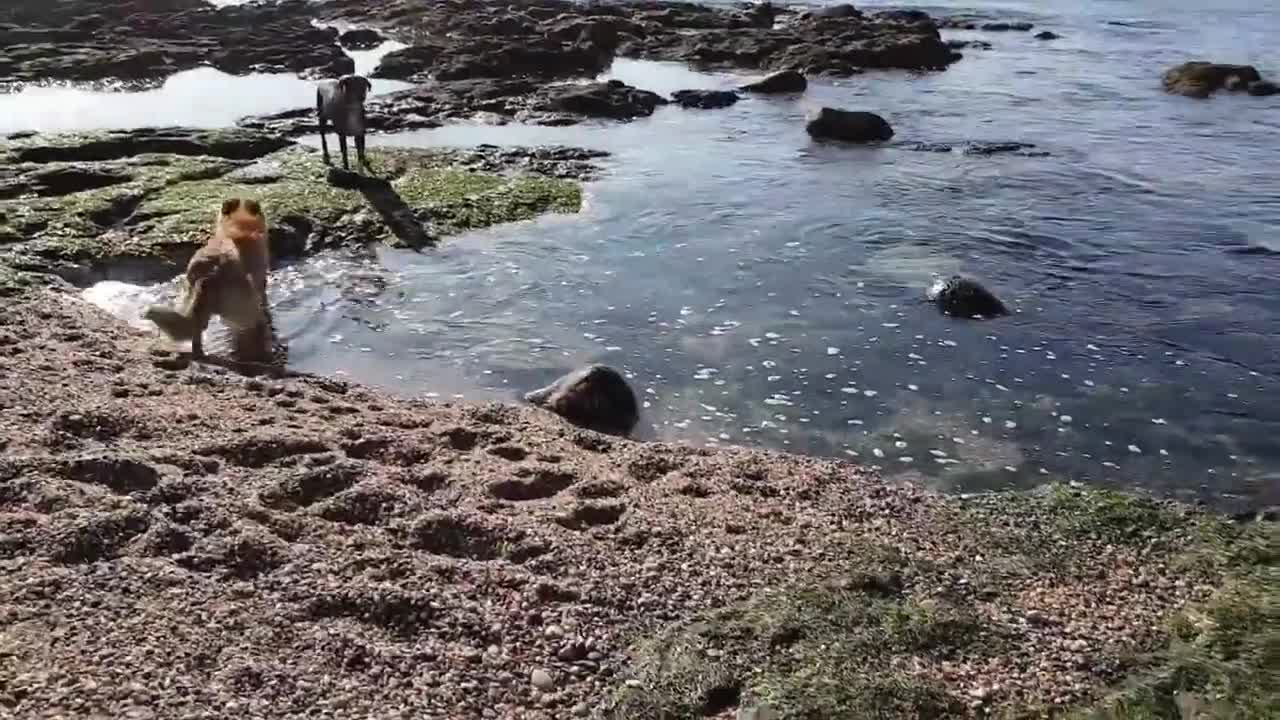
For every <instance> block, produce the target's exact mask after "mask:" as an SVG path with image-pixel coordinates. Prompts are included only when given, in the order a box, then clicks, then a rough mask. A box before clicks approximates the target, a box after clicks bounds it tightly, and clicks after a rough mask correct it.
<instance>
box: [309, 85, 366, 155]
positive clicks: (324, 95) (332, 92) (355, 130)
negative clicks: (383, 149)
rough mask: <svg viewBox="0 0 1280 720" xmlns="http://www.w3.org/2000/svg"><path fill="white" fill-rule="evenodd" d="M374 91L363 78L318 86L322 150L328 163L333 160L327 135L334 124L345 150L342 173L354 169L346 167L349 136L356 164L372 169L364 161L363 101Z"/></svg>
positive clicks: (339, 140)
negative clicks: (352, 142) (354, 152)
mask: <svg viewBox="0 0 1280 720" xmlns="http://www.w3.org/2000/svg"><path fill="white" fill-rule="evenodd" d="M372 89H373V84H372V83H370V82H369V80H368V78H365V77H363V76H361V75H343V76H342V77H340V78H338V79H337V80H325V81H323V82H321V83H320V84H319V85H317V86H316V114H317V115H319V117H320V149H321V150H323V151H324V161H325V162H326V163H329V162H330V160H329V142H328V140H326V139H325V131H326V130H327V129H328V127H329V124H330V123H332V124H333V131H334V132H335V133H336V134H337V135H338V147H339V148H340V149H341V150H342V169H344V170H350V169H351V167H350V166H349V165H348V164H347V136H348V135H350V136H352V137H354V138H355V140H356V161H357V162H358V163H359V164H360V165H361V166H363V167H366V168H367V167H369V162H368V160H366V159H365V157H364V99H365V97H367V96H368V95H369V91H370V90H372Z"/></svg>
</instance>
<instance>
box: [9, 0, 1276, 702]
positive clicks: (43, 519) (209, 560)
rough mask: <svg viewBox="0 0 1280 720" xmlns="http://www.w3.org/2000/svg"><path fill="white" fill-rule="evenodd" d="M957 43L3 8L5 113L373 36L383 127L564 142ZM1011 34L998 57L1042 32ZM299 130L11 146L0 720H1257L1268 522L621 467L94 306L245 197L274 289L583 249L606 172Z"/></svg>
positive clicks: (750, 20)
mask: <svg viewBox="0 0 1280 720" xmlns="http://www.w3.org/2000/svg"><path fill="white" fill-rule="evenodd" d="M312 20H320V21H322V22H329V21H335V20H343V21H345V22H350V23H355V24H357V25H360V26H362V29H361V30H358V31H355V32H359V33H362V34H360V35H351V34H343V35H340V34H339V32H338V30H336V29H324V28H318V27H316V26H315V25H313V24H312V22H311V21H312ZM969 22H971V20H970V19H964V18H952V19H943V20H934V19H931V18H930V17H929V16H928V15H925V14H924V13H919V12H915V11H889V12H882V13H870V12H862V11H859V10H857V9H854V8H853V7H852V6H839V7H837V8H831V9H828V10H824V11H821V12H804V11H798V10H794V9H788V8H781V7H777V6H769V5H743V6H741V7H737V8H729V9H712V8H705V7H700V6H696V5H688V4H683V3H668V2H641V3H629V4H618V5H604V4H598V5H597V4H592V5H580V4H573V3H567V2H556V1H553V0H538V1H537V2H534V3H529V4H527V5H521V6H520V7H519V8H518V9H516V8H513V6H511V5H510V4H509V3H505V2H504V3H499V2H495V1H490V0H480V1H476V0H454V1H452V2H438V3H425V2H416V1H411V0H385V1H383V2H367V1H366V0H331V2H328V3H325V4H319V5H317V4H313V3H306V2H301V1H300V0H289V1H287V2H282V3H279V4H276V5H249V6H241V7H235V8H229V9H222V10H213V9H211V8H210V7H209V6H207V5H205V4H204V3H203V2H200V1H199V0H165V2H160V3H157V2H141V0H135V1H131V2H116V3H105V2H94V1H92V0H73V1H72V2H65V3H36V2H25V1H24V2H19V3H11V4H10V5H9V6H8V7H6V8H4V9H0V47H3V48H4V50H3V51H0V82H17V83H21V82H27V81H32V80H45V79H66V80H105V79H108V78H110V79H115V80H122V81H124V82H126V83H129V84H154V83H156V82H159V81H162V80H163V79H164V78H165V77H167V76H168V75H170V74H172V73H174V72H178V71H180V70H183V69H188V68H191V67H195V66H198V65H201V64H210V65H212V66H214V67H217V68H219V69H222V70H225V71H227V72H232V73H244V72H250V71H263V70H270V71H288V72H297V73H301V74H303V75H305V76H332V75H335V74H341V73H343V72H349V68H348V65H347V64H346V63H349V62H350V58H349V57H347V56H346V55H345V54H343V53H342V52H341V49H340V45H339V43H343V44H346V45H360V46H363V47H369V46H372V45H375V44H376V43H377V42H378V41H379V38H381V37H388V38H394V39H397V40H400V41H402V42H405V43H407V44H409V45H410V47H409V48H408V49H406V50H404V51H400V52H399V53H392V54H391V55H388V56H387V58H386V60H384V64H383V66H382V68H381V69H380V72H379V73H376V74H377V75H379V76H382V77H399V78H405V79H411V80H413V81H414V82H418V83H420V86H419V87H416V88H414V89H412V90H408V91H404V92H401V93H395V94H391V95H388V96H384V97H380V98H378V99H376V100H374V101H373V102H372V103H371V108H370V109H371V118H372V119H373V123H372V124H373V126H374V127H375V128H376V129H380V130H393V129H405V128H410V127H430V126H432V125H433V124H440V123H443V122H445V121H447V120H449V119H452V118H458V117H469V116H473V115H475V114H476V113H487V114H490V115H492V116H494V117H496V118H497V119H498V120H499V121H506V120H515V121H524V122H541V123H549V124H568V123H573V122H578V121H580V120H581V119H583V118H587V117H601V118H609V119H613V120H627V119H631V118H634V117H640V116H643V115H646V114H648V113H651V112H653V109H654V108H655V107H657V106H658V105H660V104H663V103H666V102H667V99H666V98H662V97H660V96H657V95H656V94H654V93H649V92H647V91H645V90H643V89H637V88H632V87H630V86H627V85H624V84H622V83H617V82H613V83H586V82H582V80H584V79H585V78H586V77H587V76H591V75H594V74H595V71H596V70H598V68H599V67H601V66H602V65H601V64H602V63H603V64H604V65H607V63H608V61H610V60H612V58H614V57H638V58H647V59H664V60H680V61H684V62H687V63H690V64H693V65H696V66H703V67H732V68H736V69H742V70H750V71H753V72H758V73H760V74H765V73H769V72H774V71H800V72H799V73H792V74H791V75H789V76H787V77H796V76H798V77H800V78H801V80H803V75H804V74H808V75H824V74H828V75H842V74H850V73H854V72H861V71H863V70H866V69H876V68H905V69H912V70H920V71H930V70H936V69H941V68H945V67H946V65H947V64H949V63H951V62H954V61H955V60H956V59H957V58H958V57H959V56H958V54H957V53H955V52H954V51H953V50H952V49H951V48H950V47H949V46H948V45H947V44H946V43H944V42H942V40H941V39H940V38H939V36H938V27H940V26H943V27H965V26H966V25H965V23H969ZM972 22H975V23H977V22H979V21H978V20H972ZM988 24H990V23H988ZM1004 25H1007V27H994V26H993V27H987V28H986V29H987V30H989V31H992V32H1001V31H1025V30H1029V29H1030V26H1029V25H1028V26H1027V27H1023V26H1022V25H1020V24H1016V23H1005V24H1004ZM979 27H982V25H979ZM122 37H123V38H127V40H125V41H123V42H125V45H126V49H125V51H123V52H121V49H120V47H121V42H122V40H121V38H122ZM516 67H520V68H532V71H529V70H523V71H520V72H515V71H514V70H513V68H516ZM428 68H430V69H431V70H428ZM1222 84H1223V86H1224V87H1225V86H1226V80H1223V81H1222ZM682 97H685V98H689V102H688V105H687V106H688V107H693V108H704V107H722V106H723V105H725V104H729V100H728V98H727V97H723V96H721V97H709V96H692V95H684V96H682ZM677 102H681V101H680V100H679V99H677ZM681 104H685V103H683V102H682V103H681ZM310 122H311V118H310V116H309V115H308V114H307V112H306V111H305V110H301V111H296V112H287V113H281V114H278V115H275V116H271V117H267V118H253V119H247V120H246V121H244V123H243V125H244V127H240V128H226V129H218V130H200V129H191V128H161V129H149V130H132V131H116V132H94V133H83V134H76V135H61V136H46V135H33V134H25V133H24V134H18V135H15V136H11V137H9V138H6V139H4V140H3V141H2V142H0V298H2V299H3V303H0V358H2V359H3V362H4V372H3V373H0V597H4V598H5V602H4V603H3V604H0V714H9V713H12V714H13V715H14V716H15V717H40V716H49V717H56V716H59V714H61V715H70V716H75V717H92V716H95V715H97V714H105V715H107V716H110V717H193V718H194V717H210V718H212V717H227V716H235V717H263V718H286V717H307V718H317V717H321V718H323V717H331V718H346V717H415V718H416V717H485V718H513V719H514V718H548V719H551V718H556V719H559V718H568V717H606V718H628V719H631V718H689V717H720V718H733V717H736V718H739V719H741V720H747V719H751V718H754V719H756V720H763V719H764V718H786V717H805V718H845V717H869V716H877V717H888V718H915V717H992V716H999V717H1033V716H1055V717H1057V716H1070V715H1072V714H1079V715H1081V716H1091V714H1093V715H1101V716H1104V717H1146V716H1150V715H1157V716H1160V714H1161V713H1163V714H1164V715H1168V714H1169V713H1170V712H1181V713H1183V715H1187V714H1194V713H1196V712H1213V711H1215V709H1221V708H1222V707H1223V706H1225V707H1227V708H1229V709H1231V710H1232V711H1238V712H1240V713H1243V715H1244V716H1246V717H1253V716H1257V717H1265V716H1267V715H1268V714H1272V713H1273V712H1274V711H1276V709H1277V708H1276V702H1277V700H1276V698H1275V695H1274V689H1272V688H1273V687H1274V685H1273V683H1271V682H1270V681H1271V680H1273V679H1274V678H1273V677H1272V674H1273V672H1274V671H1273V669H1271V668H1269V666H1268V665H1267V658H1268V657H1274V649H1275V647H1276V645H1277V642H1280V638H1278V637H1277V626H1278V624H1277V623H1276V607H1277V602H1280V600H1277V598H1278V597H1280V587H1278V586H1277V574H1276V562H1277V549H1278V548H1280V532H1278V530H1277V526H1276V524H1275V523H1274V522H1272V521H1271V520H1274V518H1271V519H1270V520H1267V521H1259V522H1241V521H1234V520H1231V519H1228V518H1225V517H1222V516H1220V515H1217V514H1214V513H1212V512H1208V511H1206V510H1203V509H1200V508H1194V507H1189V506H1186V505H1181V504H1176V503H1169V502H1162V501H1159V500H1156V499H1152V498H1149V497H1146V496H1144V495H1140V494H1125V493H1116V492H1109V491H1101V490H1093V489H1088V488H1084V487H1076V486H1068V485H1060V484H1054V485H1047V486H1045V487H1042V488H1040V489H1037V490H1035V491H1028V492H1004V493H992V494H983V495H977V496H959V495H948V494H942V493H937V492H933V491H929V490H925V489H922V488H918V487H913V486H910V485H905V484H893V483H888V482H885V481H884V480H882V479H881V478H879V477H878V476H876V475H875V474H874V473H871V472H869V471H867V470H866V469H864V468H861V467H859V466H856V465H852V464H849V463H845V462H841V461H836V460H826V459H818V458H806V457H798V456H790V455H785V454H780V453H768V452H757V451H749V450H743V449H732V448H725V449H717V450H708V449H695V448H692V447H686V446H682V445H678V444H670V443H642V442H633V441H630V440H625V439H619V438H616V437H611V436H606V435H601V434H597V433H594V432H591V431H587V430H583V429H580V428H576V427H573V426H571V425H569V424H567V423H565V422H563V421H561V420H560V419H559V418H557V417H556V416H554V415H552V414H550V413H548V412H545V411H541V410H538V409H536V408H533V407H528V406H517V405H502V404H486V405H478V404H465V403H435V402H427V401H421V400H414V399H406V398H403V397H395V396H391V395H388V394H384V393H381V392H378V391H374V390H372V389H369V388H364V387H360V386H357V385H352V384H348V383H344V382H340V381H336V380H333V379H328V378H320V377H314V376H308V375H300V374H294V373H289V374H286V375H285V376H283V377H274V378H261V377H259V378H253V377H245V376H242V375H239V374H236V373H233V372H230V371H228V370H225V369H223V368H220V367H218V366H215V365H206V364H198V363H192V362H191V360H190V358H189V357H188V356H187V355H186V354H182V353H176V352H174V351H172V350H171V349H169V348H168V347H166V345H165V343H164V342H163V341H161V340H160V339H159V338H157V337H156V336H155V335H154V334H153V333H147V332H143V331H139V330H137V329H134V328H131V327H129V326H127V325H125V324H124V323H122V322H121V321H119V320H118V319H116V318H113V317H111V316H109V315H107V314H106V313H104V312H103V311H101V310H99V309H97V308H95V307H93V306H91V305H89V304H87V303H86V302H84V301H83V300H81V299H80V298H79V297H78V296H77V294H76V293H75V286H84V285H87V284H90V283H92V282H95V281H97V280H101V279H105V278H117V279H127V280H134V281H154V280H161V279H166V278H169V277H171V276H173V275H174V274H176V272H177V271H178V270H179V268H181V267H182V266H183V264H184V263H185V262H186V260H187V259H188V258H189V257H190V255H191V253H192V252H193V251H194V250H195V248H196V247H198V246H199V244H200V243H201V242H202V241H203V239H204V237H205V235H204V233H206V232H207V231H208V226H209V221H210V219H211V213H212V211H213V208H215V207H216V205H217V202H218V201H220V200H221V199H222V198H223V197H225V196H233V195H247V196H253V197H259V198H261V199H262V201H263V205H264V207H265V208H266V211H267V213H268V218H269V220H270V221H271V223H272V226H273V232H272V236H271V244H272V250H273V254H274V255H275V256H276V257H278V258H280V259H281V260H282V261H284V262H289V261H291V260H293V259H296V258H300V257H306V256H308V255H311V254H314V253H318V252H322V251H326V250H332V249H343V250H350V251H355V252H359V251H362V250H363V249H364V248H365V247H366V246H367V245H368V244H369V243H370V242H388V243H392V244H399V245H407V246H411V247H415V248H423V247H427V246H429V245H431V244H432V243H434V242H436V241H437V240H438V239H440V238H443V237H447V236H448V235H450V234H453V233H457V232H462V231H466V230H470V229H475V228H480V227H487V226H490V225H494V224H497V223H502V222H510V221H516V220H524V219H529V218H534V217H537V216H539V215H541V214H544V213H573V212H577V211H578V210H579V208H580V206H581V197H582V196H581V187H580V183H581V181H583V180H585V179H589V178H591V177H592V176H594V175H595V174H597V173H599V172H601V171H602V169H603V163H604V162H605V161H606V159H605V154H604V153H600V152H597V151H591V150H584V149H579V148H563V147H544V148H497V147H490V146H484V147H479V148H474V149H470V150H449V151H442V150H431V151H428V150H410V149H404V150H397V149H381V148H379V149H375V150H374V151H372V152H371V153H370V157H371V159H372V161H373V165H374V168H375V171H376V176H377V177H376V178H375V179H374V180H367V179H353V178H352V177H351V176H347V175H342V174H335V173H327V172H326V169H325V167H324V165H323V163H322V162H321V160H320V159H319V156H318V152H317V151H315V150H313V149H310V148H307V147H305V146H302V145H298V144H295V143H294V142H293V141H291V140H290V139H288V136H291V135H297V134H302V133H306V132H309V131H310V126H309V124H308V123H310ZM881 122H883V120H881ZM877 127H879V126H878V125H877ZM886 128H887V123H886V125H885V127H884V128H879V132H878V133H872V134H874V135H876V137H883V136H885V135H886V132H885V129H886ZM887 134H890V135H891V134H892V131H891V130H888V133H887ZM902 146H903V147H906V148H907V149H914V150H922V151H948V152H949V151H951V150H952V147H951V146H950V145H941V144H936V143H935V144H921V143H906V144H903V145H902ZM1030 147H1031V146H1026V145H1022V144H1017V143H1008V144H970V145H965V146H964V147H963V151H964V152H965V153H968V154H976V155H982V154H992V153H998V152H1010V153H1019V154H1038V153H1032V152H1030ZM530 389H532V388H530ZM1268 653H1270V654H1268ZM1171 708H1172V709H1173V710H1170V709H1171ZM1143 713H1147V714H1146V715H1144V714H1143Z"/></svg>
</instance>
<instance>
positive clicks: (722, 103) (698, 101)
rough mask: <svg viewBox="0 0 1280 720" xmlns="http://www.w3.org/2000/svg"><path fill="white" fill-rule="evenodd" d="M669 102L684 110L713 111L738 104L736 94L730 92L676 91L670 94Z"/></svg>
mask: <svg viewBox="0 0 1280 720" xmlns="http://www.w3.org/2000/svg"><path fill="white" fill-rule="evenodd" d="M671 100H672V102H674V103H676V104H677V105H679V106H680V107H684V108H699V109H702V110H714V109H716V108H725V107H729V106H730V105H732V104H734V103H736V102H738V93H736V92H734V91H732V90H677V91H675V92H674V93H671Z"/></svg>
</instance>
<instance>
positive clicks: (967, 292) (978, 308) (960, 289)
mask: <svg viewBox="0 0 1280 720" xmlns="http://www.w3.org/2000/svg"><path fill="white" fill-rule="evenodd" d="M927 297H928V298H929V299H930V300H932V301H933V303H934V304H935V305H937V306H938V309H939V310H941V311H942V313H943V314H944V315H950V316H951V317H956V318H993V317H1000V316H1002V315H1008V314H1009V310H1008V308H1006V307H1005V305H1004V303H1003V302H1001V301H1000V299H999V298H997V297H996V296H995V295H993V294H992V293H991V291H990V290H987V289H986V288H985V287H983V286H982V284H981V283H979V282H978V281H977V280H973V279H970V278H965V277H961V276H959V275H953V276H951V277H950V278H947V279H945V280H938V281H937V282H935V283H934V284H933V286H932V287H930V288H929V291H928V293H927Z"/></svg>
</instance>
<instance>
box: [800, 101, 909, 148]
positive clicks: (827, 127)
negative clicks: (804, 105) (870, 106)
mask: <svg viewBox="0 0 1280 720" xmlns="http://www.w3.org/2000/svg"><path fill="white" fill-rule="evenodd" d="M804 129H805V132H807V133H809V136H810V137H813V138H815V139H820V140H841V141H844V142H855V143H869V142H883V141H885V140H888V139H890V138H892V137H893V128H892V127H891V126H890V125H889V121H887V120H885V119H884V118H882V117H880V116H879V115H876V114H875V113H871V112H862V111H852V110H837V109H835V108H828V107H824V108H822V109H821V110H820V111H818V114H817V115H816V116H814V117H813V118H812V119H810V120H809V121H808V123H806V124H805V128H804Z"/></svg>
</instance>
